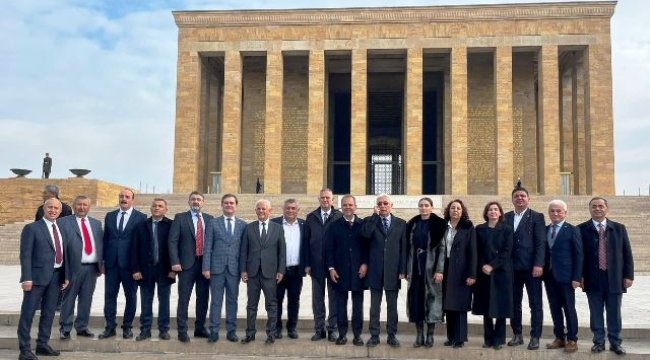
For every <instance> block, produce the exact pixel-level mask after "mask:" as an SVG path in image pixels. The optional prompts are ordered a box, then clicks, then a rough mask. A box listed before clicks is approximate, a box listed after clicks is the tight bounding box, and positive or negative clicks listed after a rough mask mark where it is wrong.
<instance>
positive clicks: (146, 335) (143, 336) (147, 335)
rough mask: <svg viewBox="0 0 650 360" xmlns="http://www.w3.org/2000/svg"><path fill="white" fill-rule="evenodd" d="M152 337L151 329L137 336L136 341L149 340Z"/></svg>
mask: <svg viewBox="0 0 650 360" xmlns="http://www.w3.org/2000/svg"><path fill="white" fill-rule="evenodd" d="M150 337H151V331H143V332H141V333H140V334H139V335H138V336H136V337H135V341H142V340H147V339H148V338H150Z"/></svg>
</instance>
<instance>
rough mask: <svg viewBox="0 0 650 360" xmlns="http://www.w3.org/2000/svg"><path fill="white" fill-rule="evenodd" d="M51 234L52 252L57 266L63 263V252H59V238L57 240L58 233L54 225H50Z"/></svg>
mask: <svg viewBox="0 0 650 360" xmlns="http://www.w3.org/2000/svg"><path fill="white" fill-rule="evenodd" d="M52 234H53V235H54V250H55V251H56V255H55V257H54V260H55V262H56V265H59V264H61V263H62V262H63V251H62V250H61V238H59V231H58V230H57V229H56V224H52Z"/></svg>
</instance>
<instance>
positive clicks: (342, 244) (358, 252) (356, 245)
mask: <svg viewBox="0 0 650 360" xmlns="http://www.w3.org/2000/svg"><path fill="white" fill-rule="evenodd" d="M362 224H363V220H361V219H360V218H359V217H356V216H355V219H354V225H353V226H352V227H350V225H349V224H348V221H347V220H345V218H343V217H340V218H338V219H336V220H335V221H333V222H332V223H331V224H330V225H329V226H328V227H327V231H326V232H325V239H326V240H325V244H326V246H327V251H325V263H326V265H327V268H328V269H329V268H334V269H335V270H336V273H337V274H338V275H339V278H338V281H337V282H332V287H334V289H335V290H338V291H361V290H365V289H366V285H365V279H361V278H359V268H360V267H361V265H362V264H366V265H368V247H367V244H366V243H365V242H362V241H361V240H360V239H359V231H360V230H361V226H362Z"/></svg>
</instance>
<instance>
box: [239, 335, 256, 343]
mask: <svg viewBox="0 0 650 360" xmlns="http://www.w3.org/2000/svg"><path fill="white" fill-rule="evenodd" d="M251 341H255V335H246V336H245V337H244V338H243V339H241V343H242V344H248V343H249V342H251Z"/></svg>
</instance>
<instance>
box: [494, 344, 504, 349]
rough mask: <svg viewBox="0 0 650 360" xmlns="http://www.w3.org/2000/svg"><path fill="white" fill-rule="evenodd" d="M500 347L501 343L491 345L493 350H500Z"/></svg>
mask: <svg viewBox="0 0 650 360" xmlns="http://www.w3.org/2000/svg"><path fill="white" fill-rule="evenodd" d="M502 347H503V345H501V344H495V345H493V346H492V348H493V349H494V350H501V348H502Z"/></svg>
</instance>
